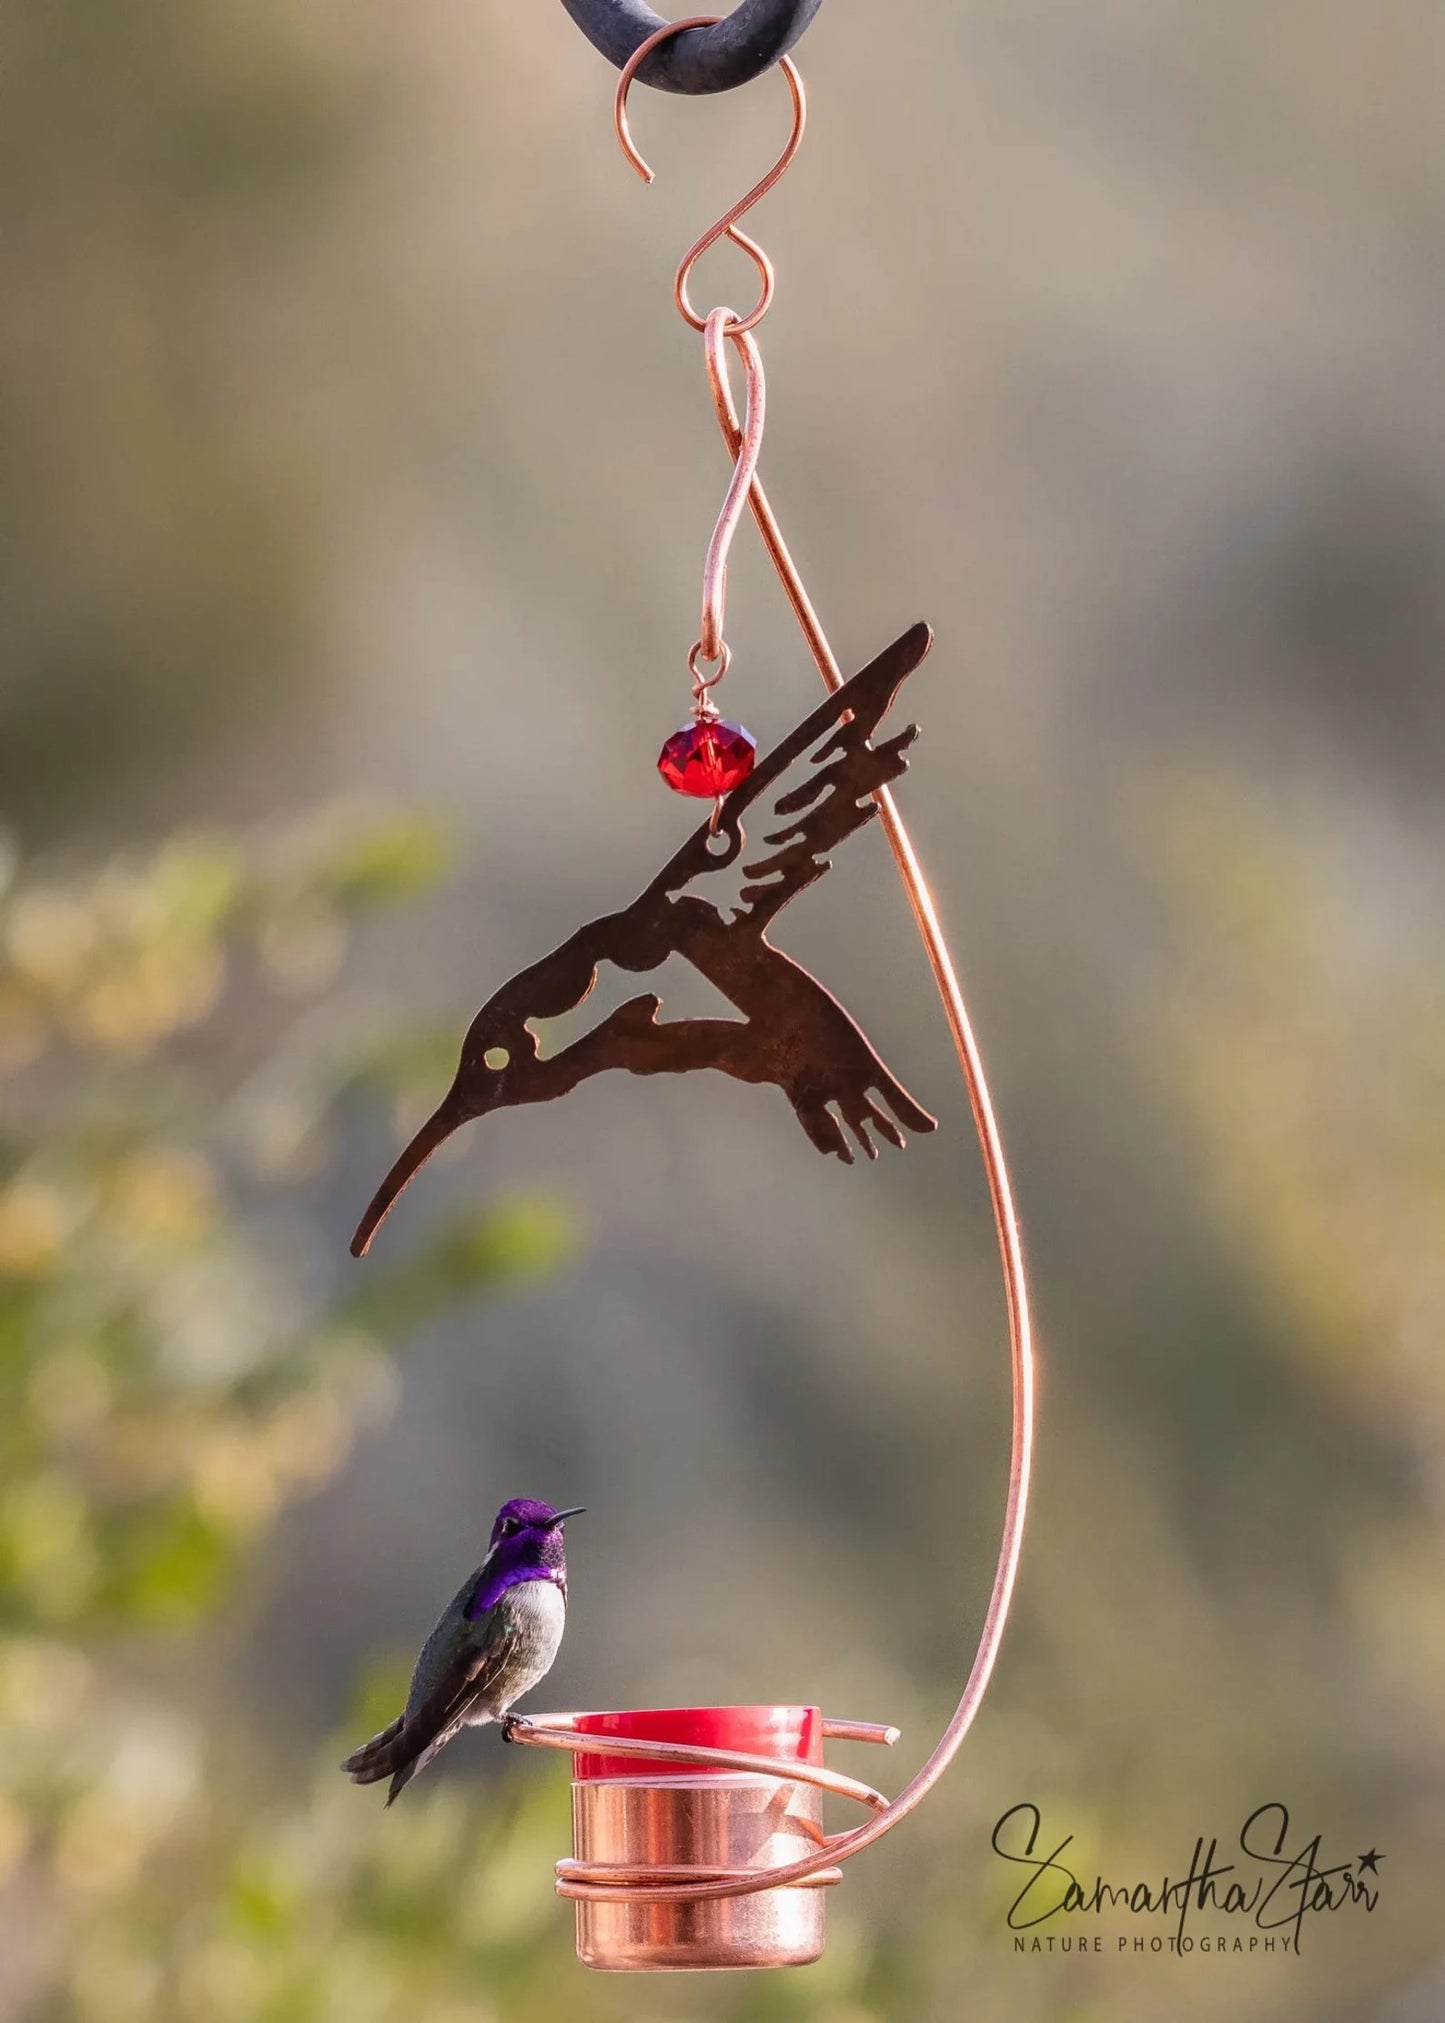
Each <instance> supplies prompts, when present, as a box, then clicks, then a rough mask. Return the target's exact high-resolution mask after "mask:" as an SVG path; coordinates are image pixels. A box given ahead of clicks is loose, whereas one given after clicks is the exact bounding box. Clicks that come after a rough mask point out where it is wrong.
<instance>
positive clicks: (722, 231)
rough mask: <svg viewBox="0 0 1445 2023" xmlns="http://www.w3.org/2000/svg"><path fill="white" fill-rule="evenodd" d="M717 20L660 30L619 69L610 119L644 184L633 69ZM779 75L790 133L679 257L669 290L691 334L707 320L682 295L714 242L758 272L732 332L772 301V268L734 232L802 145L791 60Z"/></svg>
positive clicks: (756, 318)
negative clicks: (758, 288)
mask: <svg viewBox="0 0 1445 2023" xmlns="http://www.w3.org/2000/svg"><path fill="white" fill-rule="evenodd" d="M722 18H723V17H722V15H720V14H692V15H689V16H688V18H687V20H685V21H669V22H668V23H667V25H666V26H665V27H663V28H659V29H658V31H657V33H656V34H655V35H649V36H648V38H647V40H646V41H645V42H644V43H642V44H641V45H640V46H639V47H638V48H637V49H635V50H634V51H633V53H632V55H631V56H630V57H629V59H628V60H627V62H626V63H625V64H624V65H623V67H622V74H621V75H620V77H619V78H618V80H617V96H616V98H615V99H614V100H613V106H612V119H613V124H614V126H615V127H616V129H617V139H618V142H619V144H620V146H621V148H622V152H623V153H624V154H625V155H626V157H627V159H628V161H630V162H631V164H632V166H633V168H635V169H636V171H637V173H638V174H639V175H640V176H641V178H642V180H643V181H644V182H645V183H650V182H651V181H652V170H651V169H650V168H649V166H648V164H647V162H646V161H645V159H644V158H643V155H642V153H641V151H640V150H639V148H638V146H637V143H636V142H635V141H634V140H633V138H632V129H631V127H630V126H629V125H628V123H627V94H628V92H629V91H630V90H631V89H632V80H633V78H634V77H635V76H636V75H637V71H638V67H639V65H641V64H643V63H645V62H646V61H647V59H648V57H649V56H650V55H651V54H652V52H653V50H654V49H656V47H657V46H658V44H659V43H660V42H666V41H667V40H668V38H669V36H673V35H680V34H681V33H682V31H683V30H684V29H685V28H711V27H712V26H713V25H714V24H715V23H716V22H718V21H721V20H722ZM778 69H779V70H781V71H782V73H783V75H784V77H786V79H787V80H788V90H789V91H790V92H791V93H792V97H793V130H792V132H791V133H790V134H789V135H788V140H787V145H786V146H785V147H784V149H783V152H782V153H781V154H780V155H779V156H778V159H777V160H776V161H775V162H774V163H773V166H772V167H771V168H770V169H769V170H768V172H767V174H766V175H765V176H764V177H763V178H762V180H761V181H760V182H757V183H754V185H753V187H752V188H751V189H750V190H749V191H748V193H747V195H746V196H745V197H739V199H738V201H737V202H736V203H735V204H733V205H732V206H731V207H730V208H729V209H728V210H726V211H725V212H724V213H723V215H722V216H721V217H720V218H719V219H718V221H717V223H716V224H713V225H709V226H708V228H707V230H706V231H705V232H704V233H703V235H702V237H701V238H700V239H698V240H697V241H696V242H695V243H694V244H693V245H692V246H691V247H689V249H688V251H687V252H686V253H684V255H683V257H682V264H681V265H680V266H679V268H678V270H677V276H676V279H675V280H674V282H673V284H672V292H673V299H674V300H675V302H676V303H677V306H678V309H679V310H680V311H681V313H682V315H683V316H685V317H686V318H687V320H688V322H689V323H690V324H691V325H692V327H693V329H694V330H701V329H702V328H703V327H704V325H705V323H706V321H707V319H706V317H703V316H699V315H698V313H697V311H696V309H694V308H693V306H692V302H691V300H690V298H689V296H688V292H687V283H688V277H689V275H690V274H691V273H692V270H693V268H694V267H695V266H696V265H697V263H698V261H699V260H700V259H701V258H702V256H703V254H704V253H705V252H707V250H708V248H709V247H710V246H715V245H716V244H717V242H718V240H719V239H722V238H728V239H731V240H732V242H733V244H734V245H735V246H738V247H740V248H741V249H742V251H743V252H744V253H746V254H747V256H748V258H749V259H750V260H751V261H752V263H753V265H754V266H755V267H756V268H757V270H758V274H759V277H760V278H761V281H762V284H763V285H762V293H761V294H760V295H759V296H758V299H757V301H756V302H755V303H754V305H753V307H752V308H751V309H750V310H749V312H748V314H747V315H746V316H743V317H738V318H736V319H735V320H734V322H733V325H732V327H733V328H734V329H736V330H751V329H752V328H753V325H754V324H755V323H760V322H761V321H762V319H763V318H764V317H765V316H766V315H767V313H768V305H769V304H770V303H771V301H772V299H773V279H774V277H773V263H772V261H771V260H769V258H768V256H767V254H766V253H765V252H764V251H763V249H762V247H761V246H759V245H758V244H757V243H756V241H755V240H753V239H750V238H749V237H748V235H747V233H746V232H740V231H739V230H738V228H737V221H738V219H739V218H741V217H742V216H743V215H744V213H745V212H747V211H750V210H751V209H752V207H753V205H754V204H755V203H757V202H758V200H759V199H760V198H761V197H765V196H766V195H767V193H768V191H769V190H770V189H771V188H772V187H773V184H774V183H775V182H776V181H777V180H778V178H779V176H781V175H783V174H784V173H785V171H786V170H787V167H788V164H789V162H791V161H792V159H793V156H794V155H795V154H796V153H797V152H798V148H799V146H800V145H801V143H802V139H803V129H804V127H805V126H806V124H807V119H808V102H807V98H806V96H805V95H804V92H803V80H802V78H801V77H800V76H799V74H798V66H797V65H796V64H795V63H794V62H793V59H792V58H791V57H790V56H783V57H780V58H779V59H778Z"/></svg>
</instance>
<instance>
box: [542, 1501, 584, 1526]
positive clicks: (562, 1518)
mask: <svg viewBox="0 0 1445 2023" xmlns="http://www.w3.org/2000/svg"><path fill="white" fill-rule="evenodd" d="M586 1512H587V1505H586V1504H585V1503H579V1504H577V1505H576V1506H575V1508H574V1509H572V1510H559V1511H558V1512H557V1515H556V1516H555V1517H554V1518H552V1520H551V1521H550V1522H549V1524H548V1526H547V1529H548V1531H555V1530H556V1529H557V1526H558V1525H559V1524H563V1523H565V1522H566V1520H567V1519H568V1518H569V1517H583V1516H585V1515H586Z"/></svg>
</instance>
